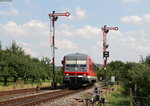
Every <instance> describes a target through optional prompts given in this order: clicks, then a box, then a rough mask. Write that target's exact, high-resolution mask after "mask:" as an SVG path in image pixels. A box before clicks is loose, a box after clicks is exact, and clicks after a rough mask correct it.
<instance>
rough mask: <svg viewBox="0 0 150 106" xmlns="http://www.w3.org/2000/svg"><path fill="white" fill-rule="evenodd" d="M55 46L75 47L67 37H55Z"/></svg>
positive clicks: (62, 47)
mask: <svg viewBox="0 0 150 106" xmlns="http://www.w3.org/2000/svg"><path fill="white" fill-rule="evenodd" d="M56 46H57V48H58V49H77V47H78V46H77V45H76V44H75V43H73V42H72V41H70V40H68V39H64V40H58V39H56Z"/></svg>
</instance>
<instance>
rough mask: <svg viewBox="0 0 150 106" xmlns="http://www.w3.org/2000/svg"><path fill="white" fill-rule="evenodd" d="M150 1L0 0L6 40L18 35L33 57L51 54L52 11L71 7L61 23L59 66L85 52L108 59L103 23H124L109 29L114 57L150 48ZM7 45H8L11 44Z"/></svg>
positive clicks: (134, 57) (133, 57)
mask: <svg viewBox="0 0 150 106" xmlns="http://www.w3.org/2000/svg"><path fill="white" fill-rule="evenodd" d="M149 4H150V1H149V0H44V1H42V0H12V2H0V41H1V42H2V45H5V46H9V45H10V43H11V42H12V40H15V41H16V42H17V44H18V45H20V46H22V47H23V48H24V50H25V52H26V53H27V54H30V55H32V56H33V57H38V58H42V56H45V57H49V58H51V49H50V20H49V17H48V14H49V13H51V12H52V11H53V10H55V11H56V12H67V11H68V12H70V14H71V15H70V16H69V17H59V19H58V21H57V22H56V28H55V29H56V37H55V38H56V47H57V48H58V49H57V50H56V65H61V64H60V63H61V60H62V58H63V56H64V55H66V54H69V53H75V52H80V53H85V54H88V55H90V56H91V57H92V58H93V59H94V60H95V62H96V63H100V64H102V63H103V58H102V52H103V49H102V46H103V45H102V42H103V35H102V31H101V28H102V27H103V26H104V25H107V26H118V27H119V31H110V32H109V33H108V36H107V38H108V44H109V49H108V50H109V51H110V57H109V59H108V62H111V61H112V60H113V61H115V60H121V61H124V62H126V61H131V62H133V61H135V62H138V61H139V60H140V55H142V56H144V57H145V56H146V55H148V54H149V53H150V30H149V28H150V7H149ZM5 46H4V48H5Z"/></svg>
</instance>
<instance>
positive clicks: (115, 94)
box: [104, 85, 130, 106]
mask: <svg viewBox="0 0 150 106" xmlns="http://www.w3.org/2000/svg"><path fill="white" fill-rule="evenodd" d="M114 88H115V90H114V91H110V92H107V93H104V97H105V104H104V106H130V97H129V95H125V94H123V93H122V91H123V88H122V87H121V86H118V85H116V86H114Z"/></svg>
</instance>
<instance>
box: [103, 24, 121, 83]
mask: <svg viewBox="0 0 150 106" xmlns="http://www.w3.org/2000/svg"><path fill="white" fill-rule="evenodd" d="M109 30H115V31H117V30H118V27H106V25H104V27H103V28H102V31H103V58H104V71H105V84H106V83H107V69H106V67H107V58H108V57H109V51H107V50H106V49H107V48H108V46H109V45H108V44H107V38H106V35H107V33H108V32H109Z"/></svg>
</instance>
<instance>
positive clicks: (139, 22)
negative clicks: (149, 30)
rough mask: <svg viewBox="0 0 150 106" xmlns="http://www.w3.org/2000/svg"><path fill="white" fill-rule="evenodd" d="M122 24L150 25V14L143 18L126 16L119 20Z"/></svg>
mask: <svg viewBox="0 0 150 106" xmlns="http://www.w3.org/2000/svg"><path fill="white" fill-rule="evenodd" d="M121 21H122V22H124V23H129V24H136V25H149V24H150V14H145V15H143V16H136V15H135V16H126V17H123V18H122V19H121Z"/></svg>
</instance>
